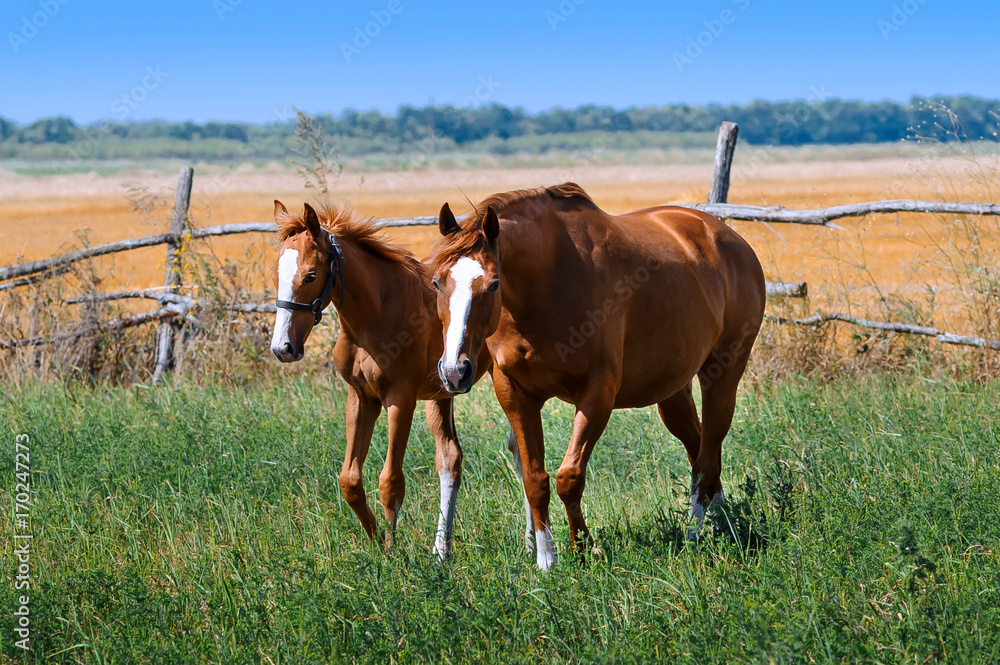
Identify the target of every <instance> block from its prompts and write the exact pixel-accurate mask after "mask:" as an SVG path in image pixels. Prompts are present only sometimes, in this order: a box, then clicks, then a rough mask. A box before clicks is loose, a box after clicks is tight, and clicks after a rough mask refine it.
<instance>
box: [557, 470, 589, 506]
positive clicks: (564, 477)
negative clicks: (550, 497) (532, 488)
mask: <svg viewBox="0 0 1000 665" xmlns="http://www.w3.org/2000/svg"><path fill="white" fill-rule="evenodd" d="M585 480H586V471H585V470H584V469H581V468H578V467H575V466H564V467H560V468H559V471H557V472H556V494H558V495H559V498H560V499H562V501H563V503H571V502H577V501H579V500H580V497H582V496H583V485H584V481H585Z"/></svg>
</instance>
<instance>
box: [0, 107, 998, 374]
mask: <svg viewBox="0 0 1000 665" xmlns="http://www.w3.org/2000/svg"><path fill="white" fill-rule="evenodd" d="M738 135H739V127H738V126H737V125H736V124H735V123H730V122H725V123H722V126H721V127H720V129H719V138H718V142H717V145H716V155H715V161H714V164H713V175H712V183H711V189H710V191H709V195H708V198H707V202H706V203H685V204H678V205H683V206H685V207H690V208H695V209H697V210H702V211H704V212H707V213H709V214H712V215H715V216H716V217H718V218H720V219H723V220H738V221H749V222H763V223H768V224H803V225H809V226H826V227H831V228H840V227H838V226H837V225H836V224H835V223H834V220H837V219H843V218H849V217H862V216H865V215H870V214H893V213H946V214H958V215H1000V204H996V203H966V202H951V201H917V200H908V199H896V200H886V201H868V202H863V203H852V204H847V205H839V206H832V207H829V208H818V209H791V208H784V207H782V206H753V205H743V204H735V203H727V198H728V193H729V180H730V173H731V172H732V160H733V155H734V151H735V148H736V142H737V137H738ZM192 179H193V170H192V169H190V168H189V167H185V168H182V169H181V172H180V175H179V180H178V188H177V195H176V201H175V205H174V212H173V215H172V218H171V227H170V232H168V233H160V234H155V235H149V236H144V237H142V238H131V239H127V240H119V241H116V242H109V243H104V244H101V245H94V246H91V247H84V248H82V249H78V250H75V251H72V252H67V253H65V254H60V255H58V256H52V257H49V258H46V259H39V260H36V261H27V262H24V263H19V264H15V265H9V266H4V267H0V291H4V290H8V289H13V288H19V287H24V286H29V285H32V284H35V283H37V282H38V281H40V280H43V279H48V278H51V277H55V276H57V275H61V274H64V273H66V272H68V271H70V270H71V269H72V266H73V265H74V264H76V263H78V262H81V261H86V260H89V259H94V258H97V257H101V256H107V255H110V254H116V253H119V252H128V251H132V250H136V249H142V248H146V247H156V246H160V245H167V246H168V250H167V262H166V265H167V267H166V274H165V279H164V287H162V288H160V289H132V290H125V291H118V292H115V293H104V294H91V295H87V296H81V297H77V298H70V299H68V300H66V301H65V302H66V303H68V304H80V303H85V302H94V301H110V300H121V299H128V298H139V299H152V300H156V301H157V302H158V303H159V305H160V308H159V309H157V310H156V311H154V312H150V313H146V314H139V315H136V316H131V317H125V318H122V319H116V320H114V321H107V322H103V323H99V324H95V325H90V326H85V327H83V328H80V329H78V330H75V331H72V332H69V333H63V334H59V335H55V336H51V337H33V338H24V339H17V340H11V341H6V342H0V349H16V348H20V347H25V346H38V345H41V344H46V343H48V342H54V341H59V340H66V339H74V338H80V337H85V336H87V335H93V334H97V333H100V332H102V331H108V330H120V329H123V328H129V327H133V326H137V325H143V324H145V323H150V322H160V328H159V333H158V335H157V340H158V341H157V347H158V352H157V359H156V367H155V371H154V381H155V380H158V379H159V378H160V377H161V376H162V375H163V374H165V373H166V372H168V371H169V369H170V367H171V366H172V364H173V347H174V337H175V333H176V330H177V327H178V326H179V325H180V324H181V322H183V319H184V317H185V316H188V315H189V313H191V312H193V311H196V310H197V309H199V308H201V307H202V306H203V305H201V304H199V303H198V302H197V301H196V300H195V299H194V298H191V297H190V296H185V295H182V294H180V293H178V291H179V289H180V287H181V283H180V271H178V270H176V269H175V266H176V263H177V261H178V260H179V257H180V252H181V251H182V249H183V247H184V246H185V245H186V244H187V243H189V242H191V241H193V240H202V239H207V238H213V237H219V236H227V235H236V234H244V233H274V232H275V231H276V227H275V225H274V224H273V223H272V222H244V223H239V224H223V225H216V226H206V227H202V228H197V229H192V228H188V225H187V212H188V205H189V201H190V196H191V188H192ZM437 221H438V220H437V217H435V216H416V217H397V218H391V219H383V220H381V222H380V224H381V225H382V226H385V227H399V226H430V225H434V224H437ZM767 294H768V296H769V297H775V298H804V297H806V295H807V294H808V287H807V285H806V283H805V282H790V283H785V282H768V284H767ZM224 309H226V310H228V311H233V312H240V313H273V312H274V311H275V310H274V305H272V304H269V303H252V302H248V303H230V304H227V305H224ZM770 320H772V321H774V322H776V323H781V324H786V323H787V324H796V325H821V324H824V323H828V322H834V321H839V322H845V323H849V324H852V325H856V326H860V327H862V328H868V329H875V330H883V331H888V332H898V333H904V334H912V335H924V336H930V337H934V338H936V339H938V340H939V341H941V342H942V343H945V344H958V345H963V346H974V347H979V348H988V349H993V350H1000V341H998V340H990V339H984V338H980V337H972V336H963V335H955V334H952V333H946V332H942V331H939V330H937V329H936V328H929V327H924V326H915V325H912V324H906V323H893V322H888V321H871V320H868V319H862V318H858V317H852V316H849V315H846V314H841V313H836V312H834V313H829V314H816V315H813V316H810V317H806V318H801V319H785V318H780V317H771V319H770Z"/></svg>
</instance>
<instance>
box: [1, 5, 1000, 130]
mask: <svg viewBox="0 0 1000 665" xmlns="http://www.w3.org/2000/svg"><path fill="white" fill-rule="evenodd" d="M997 25H1000V3H997V2H996V1H995V0H991V1H987V0H952V1H949V2H945V0H867V1H862V0H840V1H838V2H833V1H827V2H808V1H807V0H802V1H801V2H779V1H775V0H772V1H768V0H680V1H677V2H663V1H661V2H622V1H619V2H610V1H608V0H584V1H582V2H581V1H580V0H549V1H541V2H525V1H519V0H514V1H512V2H503V3H500V2H496V3H472V2H428V1H427V0H357V1H355V2H317V1H310V0H287V1H285V2H280V3H278V2H265V1H264V0H173V1H171V2H160V1H148V2H136V1H134V0H133V1H130V2H124V1H121V0H106V1H104V2H97V1H96V0H28V1H21V0H4V2H3V3H2V6H0V36H2V41H0V90H2V93H0V94H2V97H0V115H3V116H6V117H9V118H12V119H14V120H15V121H18V122H22V123H23V122H30V121H33V120H36V119H38V118H40V117H46V116H52V115H58V114H62V115H68V116H70V117H72V118H74V119H75V120H76V121H77V122H92V121H95V120H100V119H124V120H146V119H152V118H163V119H168V120H188V119H190V120H195V121H199V122H203V121H205V120H210V119H216V120H241V121H252V122H267V121H269V120H273V119H275V117H276V115H277V116H279V117H280V116H281V115H282V114H283V113H286V112H287V110H288V109H290V107H291V105H293V104H294V105H296V106H298V107H300V108H302V109H304V110H306V111H308V112H312V113H316V112H323V111H333V112H337V111H341V110H343V109H345V108H355V109H373V108H374V109H379V110H382V111H392V110H394V109H396V108H397V107H398V106H399V105H401V104H411V105H418V106H420V105H424V104H427V103H429V102H434V103H437V104H453V105H456V106H462V105H474V104H482V103H492V102H497V103H502V104H506V105H509V106H523V107H525V108H526V109H528V110H529V111H537V110H543V109H548V108H551V107H553V106H564V107H575V106H577V105H580V104H585V103H595V104H607V105H611V106H615V107H618V108H625V107H628V106H633V105H649V104H667V103H673V102H686V103H690V104H704V103H707V102H713V101H714V102H722V103H728V102H740V103H743V102H748V101H751V100H754V99H769V100H780V99H810V98H812V99H816V98H822V97H824V96H830V97H840V98H848V99H864V100H881V99H892V100H900V101H905V100H908V99H909V98H910V96H911V95H913V94H921V95H934V94H949V95H950V94H973V95H979V96H986V97H1000V88H998V85H997V83H998V81H1000V68H998V65H1000V48H997V45H996V41H997V32H996V30H997ZM366 32H367V34H365V33H366Z"/></svg>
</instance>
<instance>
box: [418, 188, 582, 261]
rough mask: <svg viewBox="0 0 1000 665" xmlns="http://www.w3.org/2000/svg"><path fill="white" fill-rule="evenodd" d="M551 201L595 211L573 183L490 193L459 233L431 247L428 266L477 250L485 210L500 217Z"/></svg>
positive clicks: (481, 239) (477, 206)
mask: <svg viewBox="0 0 1000 665" xmlns="http://www.w3.org/2000/svg"><path fill="white" fill-rule="evenodd" d="M552 199H556V200H558V199H563V200H567V201H569V202H572V203H575V204H578V205H582V206H584V207H590V208H597V204H595V203H594V201H593V199H591V198H590V195H589V194H587V192H585V191H584V190H583V187H580V185H578V184H576V183H575V182H564V183H563V184H561V185H553V186H551V187H536V188H534V189H515V190H514V191H511V192H501V193H499V194H492V195H490V196H487V197H486V198H485V199H483V200H482V201H480V202H479V204H478V205H476V206H475V209H474V210H473V212H472V214H471V215H469V216H468V218H466V220H465V222H463V223H462V226H461V230H459V231H458V232H456V233H452V234H451V235H448V236H445V237H443V238H441V240H440V241H438V244H437V246H436V247H435V248H434V253H433V254H432V255H431V257H430V261H431V263H432V264H433V265H434V267H435V269H437V268H438V267H439V266H440V265H441V264H443V263H447V262H449V261H450V260H451V259H453V258H454V257H456V256H462V255H466V254H470V253H472V252H473V251H475V250H476V249H478V248H479V246H480V243H481V242H483V236H482V233H480V221H481V220H482V219H483V216H484V215H485V214H486V210H487V209H489V208H493V212H495V213H496V214H497V215H501V214H502V213H503V212H504V211H505V210H507V208H510V207H513V206H514V205H516V204H519V203H529V204H530V203H532V202H535V203H541V204H543V205H545V204H548V203H549V202H550V201H551V200H552Z"/></svg>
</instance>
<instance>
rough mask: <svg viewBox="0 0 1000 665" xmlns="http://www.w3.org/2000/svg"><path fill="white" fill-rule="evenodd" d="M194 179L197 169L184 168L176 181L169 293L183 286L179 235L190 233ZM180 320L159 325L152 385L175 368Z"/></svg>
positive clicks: (173, 319) (171, 222) (171, 231)
mask: <svg viewBox="0 0 1000 665" xmlns="http://www.w3.org/2000/svg"><path fill="white" fill-rule="evenodd" d="M193 179H194V169H193V168H191V167H190V166H184V167H181V171H180V175H179V177H178V178H177V195H176V197H175V198H174V214H173V216H172V217H171V218H170V234H171V235H173V236H175V237H177V238H178V240H177V241H175V242H170V243H167V265H166V271H165V272H166V276H165V278H164V281H163V285H164V286H166V287H167V292H168V293H176V292H177V289H178V287H180V285H181V274H182V272H183V271H182V266H181V260H182V257H181V243H182V242H183V241H182V240H181V239H180V236H181V235H182V234H183V233H184V232H185V231H186V230H187V222H188V207H189V206H190V205H191V182H192V180H193ZM179 319H180V317H176V316H175V317H172V318H171V319H170V320H167V321H164V322H162V323H161V324H160V328H159V330H158V331H157V333H156V368H155V369H154V370H153V383H154V384H156V383H159V382H160V379H162V378H163V375H164V374H165V373H166V372H169V371H170V369H171V368H172V367H173V366H174V338H175V337H176V335H177V329H178V328H179V327H180V321H179Z"/></svg>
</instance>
